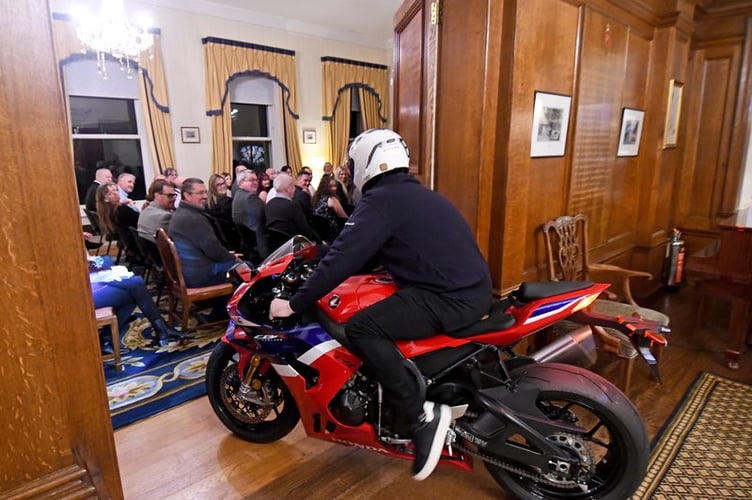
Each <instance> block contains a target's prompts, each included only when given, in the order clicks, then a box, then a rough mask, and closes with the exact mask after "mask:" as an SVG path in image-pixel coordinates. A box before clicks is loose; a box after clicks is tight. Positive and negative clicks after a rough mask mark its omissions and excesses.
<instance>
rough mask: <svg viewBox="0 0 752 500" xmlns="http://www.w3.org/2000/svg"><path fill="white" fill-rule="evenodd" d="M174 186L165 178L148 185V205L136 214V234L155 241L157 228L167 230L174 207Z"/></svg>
mask: <svg viewBox="0 0 752 500" xmlns="http://www.w3.org/2000/svg"><path fill="white" fill-rule="evenodd" d="M176 196H177V194H176V193H175V186H174V185H173V184H172V183H171V182H169V181H167V180H156V181H154V182H152V183H151V186H149V192H148V193H147V194H146V201H148V202H149V205H148V206H147V207H146V208H144V209H143V210H142V211H141V215H139V216H138V234H139V236H141V237H142V238H146V239H147V240H149V241H153V242H154V243H156V240H155V239H154V235H155V234H156V233H157V229H159V228H162V229H164V230H165V231H167V227H168V226H169V224H170V218H171V217H172V212H173V211H174V209H175V197H176Z"/></svg>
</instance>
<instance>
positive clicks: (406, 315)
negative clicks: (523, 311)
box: [345, 287, 491, 424]
mask: <svg viewBox="0 0 752 500" xmlns="http://www.w3.org/2000/svg"><path fill="white" fill-rule="evenodd" d="M477 296H478V298H477V299H475V300H458V299H454V298H451V297H447V296H444V295H441V294H438V293H435V292H431V291H428V290H422V289H419V288H404V289H402V290H399V291H398V292H397V293H395V294H394V295H392V296H391V297H388V298H386V299H384V300H382V301H381V302H378V303H376V304H374V305H372V306H371V307H368V308H367V309H364V310H362V311H360V312H359V313H358V314H356V315H355V316H353V317H352V319H351V320H350V321H349V322H348V323H347V326H346V327H345V332H346V333H347V337H348V340H350V343H351V346H352V349H353V351H354V352H355V354H357V355H358V356H359V357H360V358H361V359H362V360H363V362H364V364H365V365H366V367H367V369H368V370H369V372H370V373H372V374H373V375H374V376H375V377H376V379H377V380H378V381H379V382H380V383H381V386H382V388H383V389H384V392H385V397H386V398H387V399H389V401H390V402H391V403H392V404H394V405H395V406H396V407H397V409H398V410H400V411H401V413H402V415H403V416H404V417H405V420H406V423H408V424H413V423H417V422H418V419H419V417H420V415H421V413H422V412H423V402H424V400H423V396H422V395H421V394H420V390H419V387H420V386H419V385H418V383H417V381H416V380H415V378H414V376H413V375H411V373H410V372H408V371H407V369H406V368H405V365H404V361H405V358H404V357H403V356H402V353H401V352H400V351H399V349H397V346H396V345H395V344H394V341H395V340H418V339H424V338H427V337H431V336H433V335H436V334H437V333H443V332H451V331H454V330H457V329H460V328H462V327H465V326H467V325H470V324H472V323H474V322H476V321H478V320H479V319H481V317H483V315H484V314H486V313H487V312H488V309H489V308H490V307H491V291H490V290H489V289H488V288H487V287H484V290H479V291H478V294H477Z"/></svg>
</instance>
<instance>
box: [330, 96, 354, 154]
mask: <svg viewBox="0 0 752 500" xmlns="http://www.w3.org/2000/svg"><path fill="white" fill-rule="evenodd" d="M351 111H352V89H349V88H345V89H343V90H342V91H341V92H340V93H339V104H338V105H337V108H336V109H335V110H334V113H333V116H332V119H331V120H329V126H328V127H327V129H328V130H329V161H331V162H332V164H333V165H337V166H341V165H344V164H345V159H346V158H347V146H348V143H349V139H350V112H351Z"/></svg>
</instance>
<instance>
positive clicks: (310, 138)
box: [303, 128, 316, 144]
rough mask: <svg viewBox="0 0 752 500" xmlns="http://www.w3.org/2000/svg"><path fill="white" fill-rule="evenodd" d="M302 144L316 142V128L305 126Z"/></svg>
mask: <svg viewBox="0 0 752 500" xmlns="http://www.w3.org/2000/svg"><path fill="white" fill-rule="evenodd" d="M303 144H316V129H313V128H307V129H305V130H303Z"/></svg>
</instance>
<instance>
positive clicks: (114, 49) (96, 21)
mask: <svg viewBox="0 0 752 500" xmlns="http://www.w3.org/2000/svg"><path fill="white" fill-rule="evenodd" d="M76 21H77V23H76V34H77V35H78V39H79V40H80V41H81V43H82V44H83V46H84V48H83V49H82V50H81V52H83V53H84V54H85V53H87V52H96V54H97V71H98V72H99V74H100V75H101V76H102V78H104V79H105V80H106V79H107V66H106V64H105V58H106V56H107V55H108V54H109V55H110V56H112V57H114V58H115V59H117V60H118V62H119V63H120V70H121V71H124V72H126V74H127V76H128V78H129V79H130V78H133V73H134V72H135V70H136V68H140V64H139V63H140V57H141V54H142V53H143V52H144V51H148V57H149V59H151V58H152V57H153V54H152V51H151V47H152V44H153V43H154V36H153V35H152V34H151V33H149V31H148V28H147V27H146V25H136V24H130V23H129V22H128V19H127V18H126V17H125V6H124V5H123V0H102V9H101V11H100V15H99V17H98V18H97V17H93V16H91V15H89V14H83V15H77V16H76ZM134 63H135V64H134Z"/></svg>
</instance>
